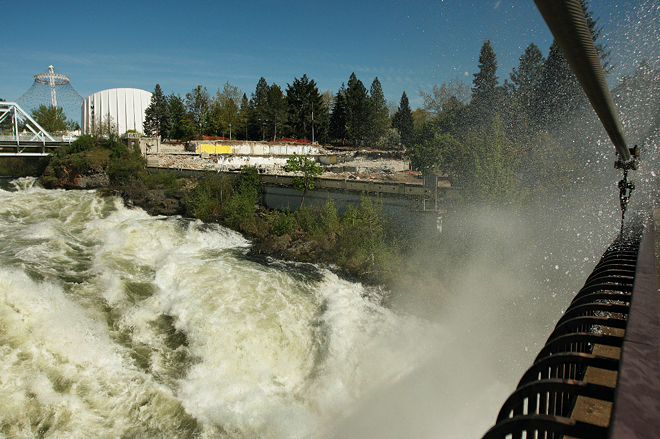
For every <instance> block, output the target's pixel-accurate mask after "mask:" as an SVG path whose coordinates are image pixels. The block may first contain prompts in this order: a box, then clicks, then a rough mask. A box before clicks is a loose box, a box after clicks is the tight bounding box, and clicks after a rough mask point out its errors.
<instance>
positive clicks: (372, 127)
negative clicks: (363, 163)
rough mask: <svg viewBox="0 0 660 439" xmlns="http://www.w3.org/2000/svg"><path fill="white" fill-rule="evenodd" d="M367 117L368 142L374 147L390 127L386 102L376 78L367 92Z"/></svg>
mask: <svg viewBox="0 0 660 439" xmlns="http://www.w3.org/2000/svg"><path fill="white" fill-rule="evenodd" d="M369 116H370V117H369V119H370V123H369V126H368V136H367V137H368V142H369V144H371V145H376V144H377V143H378V141H379V140H380V138H381V137H383V136H384V135H385V132H386V131H387V129H388V127H389V126H390V125H391V123H390V118H389V110H388V109H387V101H386V100H385V95H384V94H383V87H382V86H381V84H380V81H379V80H378V77H376V78H375V79H374V80H373V82H372V83H371V89H370V90H369Z"/></svg>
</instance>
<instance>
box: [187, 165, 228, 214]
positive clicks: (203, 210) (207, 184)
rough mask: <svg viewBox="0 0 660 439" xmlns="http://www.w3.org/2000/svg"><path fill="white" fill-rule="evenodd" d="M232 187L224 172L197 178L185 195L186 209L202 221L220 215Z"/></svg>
mask: <svg viewBox="0 0 660 439" xmlns="http://www.w3.org/2000/svg"><path fill="white" fill-rule="evenodd" d="M233 192H234V187H233V185H232V184H231V182H230V181H229V179H227V177H225V176H224V174H215V173H209V174H207V175H205V176H204V177H203V178H200V179H199V180H197V184H196V186H195V187H194V188H193V189H192V190H191V191H190V192H189V193H188V195H187V197H186V211H187V213H188V214H189V215H190V216H192V217H194V218H199V219H201V220H204V221H211V220H218V219H220V218H221V217H222V212H223V208H222V206H223V203H224V202H225V201H226V200H227V199H228V198H229V197H231V196H232V194H233Z"/></svg>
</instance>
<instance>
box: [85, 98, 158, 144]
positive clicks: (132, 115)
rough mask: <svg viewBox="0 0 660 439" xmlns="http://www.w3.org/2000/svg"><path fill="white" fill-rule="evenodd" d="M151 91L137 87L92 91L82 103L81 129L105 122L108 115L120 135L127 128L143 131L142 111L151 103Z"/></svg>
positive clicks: (88, 130)
mask: <svg viewBox="0 0 660 439" xmlns="http://www.w3.org/2000/svg"><path fill="white" fill-rule="evenodd" d="M151 95H152V93H151V92H148V91H145V90H140V89H137V88H112V89H110V90H103V91H99V92H96V93H94V94H93V95H91V96H89V97H88V98H87V99H85V100H84V101H83V104H82V130H83V133H89V132H90V130H91V127H92V126H98V124H100V123H104V122H105V123H107V121H108V117H109V120H111V121H112V122H113V123H114V124H116V126H117V132H118V133H119V134H120V135H121V134H124V133H125V132H126V131H128V130H136V131H137V132H139V133H142V132H144V130H143V128H142V124H143V123H144V111H145V110H146V109H147V107H148V106H149V104H151Z"/></svg>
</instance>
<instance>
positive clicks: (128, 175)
mask: <svg viewBox="0 0 660 439" xmlns="http://www.w3.org/2000/svg"><path fill="white" fill-rule="evenodd" d="M124 148H125V149H126V152H127V153H126V154H124V155H122V156H119V157H117V156H116V155H115V153H116V152H118V151H119V148H117V149H115V150H113V152H112V154H111V155H110V157H111V159H112V160H111V161H110V164H109V165H108V169H107V170H106V173H107V174H108V177H110V181H111V182H113V183H114V184H121V183H122V182H126V181H129V180H132V179H138V178H140V177H141V175H140V174H142V173H144V172H145V171H144V168H145V166H146V164H147V161H146V159H145V158H144V157H142V154H140V151H136V150H133V151H130V152H128V148H126V146H125V145H124Z"/></svg>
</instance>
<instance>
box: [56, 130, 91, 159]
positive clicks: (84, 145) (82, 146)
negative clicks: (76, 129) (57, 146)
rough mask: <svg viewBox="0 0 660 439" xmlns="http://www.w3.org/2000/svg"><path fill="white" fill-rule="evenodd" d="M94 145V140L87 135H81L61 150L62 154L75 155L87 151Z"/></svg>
mask: <svg viewBox="0 0 660 439" xmlns="http://www.w3.org/2000/svg"><path fill="white" fill-rule="evenodd" d="M95 145H96V139H94V137H92V136H91V135H89V134H83V135H82V136H80V137H78V138H77V139H76V140H74V141H73V142H71V145H69V146H68V147H67V148H65V149H63V150H62V152H63V153H64V154H76V153H79V152H84V151H89V150H91V149H92V148H93V147H94V146H95Z"/></svg>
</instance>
